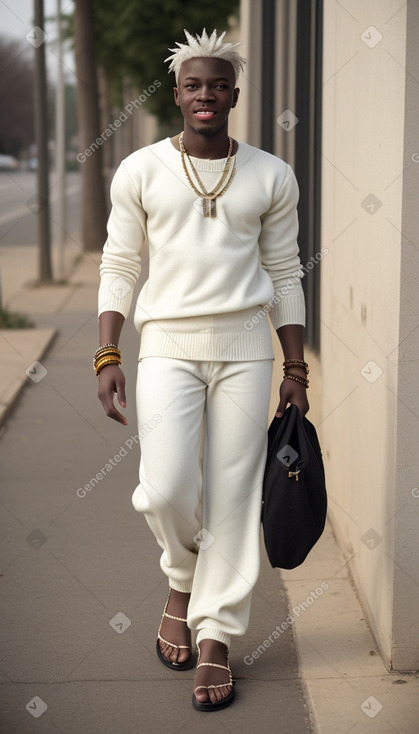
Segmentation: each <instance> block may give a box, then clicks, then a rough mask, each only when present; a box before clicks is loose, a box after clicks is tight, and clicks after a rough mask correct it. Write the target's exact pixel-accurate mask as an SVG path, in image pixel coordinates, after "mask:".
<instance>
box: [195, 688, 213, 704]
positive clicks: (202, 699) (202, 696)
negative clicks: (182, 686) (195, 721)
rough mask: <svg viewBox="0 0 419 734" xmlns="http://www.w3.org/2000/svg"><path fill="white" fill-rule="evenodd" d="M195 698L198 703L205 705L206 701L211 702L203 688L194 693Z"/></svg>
mask: <svg viewBox="0 0 419 734" xmlns="http://www.w3.org/2000/svg"><path fill="white" fill-rule="evenodd" d="M195 698H196V700H197V701H199V703H207V701H209V700H211V699H210V697H209V696H208V691H207V690H205V688H199V689H198V690H197V691H195Z"/></svg>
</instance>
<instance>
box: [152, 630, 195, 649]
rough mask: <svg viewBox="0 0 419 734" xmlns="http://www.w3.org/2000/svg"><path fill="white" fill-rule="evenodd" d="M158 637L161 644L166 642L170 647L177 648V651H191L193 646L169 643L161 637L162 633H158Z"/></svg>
mask: <svg viewBox="0 0 419 734" xmlns="http://www.w3.org/2000/svg"><path fill="white" fill-rule="evenodd" d="M157 637H158V638H159V640H160V641H161V642H164V643H165V644H166V645H170V647H174V648H176V650H191V649H192V648H191V645H175V643H174V642H169V641H168V640H165V639H164V637H162V636H161V634H160V632H158V634H157Z"/></svg>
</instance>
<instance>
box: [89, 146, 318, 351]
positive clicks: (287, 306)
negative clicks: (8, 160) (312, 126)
mask: <svg viewBox="0 0 419 734" xmlns="http://www.w3.org/2000/svg"><path fill="white" fill-rule="evenodd" d="M235 160H236V170H235V175H234V178H233V180H232V182H231V185H230V187H229V188H228V189H227V191H226V192H225V194H223V196H221V197H219V198H217V200H216V205H217V217H216V218H204V217H203V216H202V200H201V199H200V198H199V197H198V196H197V195H196V194H195V193H194V191H193V190H192V189H191V187H190V185H189V184H188V182H187V180H186V176H185V173H184V170H183V167H182V162H181V156H180V153H179V152H178V151H177V150H176V149H175V148H174V146H173V145H172V143H171V141H170V139H169V138H166V139H165V140H162V141H160V142H158V143H155V144H154V145H150V146H148V147H146V148H141V149H140V150H138V151H136V152H135V153H132V155H130V156H128V158H126V159H125V160H124V161H123V162H122V163H121V165H120V166H119V168H118V170H117V172H116V173H115V176H114V178H113V181H112V186H111V200H112V211H111V214H110V217H109V222H108V239H107V241H106V243H105V246H104V250H103V257H102V263H101V266H100V276H101V281H100V288H99V315H100V314H101V313H102V312H104V311H118V312H120V313H122V314H123V315H124V317H127V315H128V313H129V309H130V306H131V302H132V297H133V289H134V286H135V284H136V282H137V280H138V278H139V275H140V272H141V265H142V260H144V258H147V259H148V261H149V277H148V280H147V281H146V283H145V284H144V286H143V287H142V289H141V291H140V295H139V297H138V300H137V304H136V308H135V313H134V323H135V326H136V328H137V330H138V331H139V332H140V333H141V348H140V355H139V356H140V358H142V357H146V356H167V357H178V358H182V359H188V358H189V359H199V360H217V359H218V360H222V361H231V360H253V359H272V358H273V351H272V342H271V336H270V330H269V324H268V320H267V318H266V314H267V313H269V314H270V317H271V320H272V323H273V326H274V328H275V329H278V328H279V327H280V326H283V325H285V324H302V325H305V303H304V294H303V290H302V287H301V280H300V278H301V277H302V273H301V270H300V259H299V256H298V252H299V248H298V244H297V234H298V219H297V212H296V205H297V202H298V185H297V181H296V179H295V175H294V173H293V171H292V169H291V168H290V166H289V165H288V164H286V163H285V162H284V161H282V160H281V159H280V158H277V157H275V156H273V155H270V154H269V153H266V152H264V151H262V150H259V149H258V148H254V147H252V146H250V145H247V144H246V143H240V144H239V148H238V151H237V153H236V156H235ZM192 162H193V164H194V166H195V168H196V169H197V170H198V171H199V176H200V178H201V179H202V181H203V183H204V185H205V187H206V188H207V190H208V191H210V190H211V189H212V187H213V186H215V185H216V183H217V181H218V180H219V179H220V176H221V173H222V171H223V170H224V166H225V163H226V160H225V159H217V160H204V159H198V158H192Z"/></svg>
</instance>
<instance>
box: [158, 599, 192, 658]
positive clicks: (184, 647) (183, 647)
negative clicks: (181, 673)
mask: <svg viewBox="0 0 419 734" xmlns="http://www.w3.org/2000/svg"><path fill="white" fill-rule="evenodd" d="M170 591H171V589H169V593H168V596H167V599H166V604H165V605H164V609H163V614H162V618H161V622H160V627H159V631H158V633H157V641H156V652H157V656H158V658H159V660H160V661H161V662H162V663H163V665H165V666H166V667H167V668H171V670H190V669H191V668H194V667H195V655H193V653H192V652H191V655H190V656H189V658H188V659H187V660H185V661H184V662H182V663H175V662H173V661H172V660H168V659H167V658H165V657H164V655H163V653H162V651H161V648H160V643H159V641H161V642H164V643H165V644H166V645H170V647H174V648H175V649H176V650H191V651H192V647H191V645H175V644H174V642H169V641H168V640H165V639H164V637H162V636H161V634H160V631H161V626H162V624H163V618H164V617H167V619H174V620H175V621H176V622H184V623H185V624H187V620H186V619H184V618H183V617H174V616H173V614H168V612H167V611H166V609H167V606H168V604H169V599H170Z"/></svg>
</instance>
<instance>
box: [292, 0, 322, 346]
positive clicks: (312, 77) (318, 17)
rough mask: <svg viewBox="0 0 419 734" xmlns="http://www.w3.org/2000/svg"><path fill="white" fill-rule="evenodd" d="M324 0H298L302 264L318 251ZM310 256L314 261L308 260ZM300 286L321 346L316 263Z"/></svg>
mask: <svg viewBox="0 0 419 734" xmlns="http://www.w3.org/2000/svg"><path fill="white" fill-rule="evenodd" d="M322 34H323V2H322V0H313V1H312V2H309V1H308V0H298V10H297V55H296V57H297V58H296V62H297V63H296V80H295V83H296V110H295V114H296V116H297V117H298V124H297V126H296V128H295V164H294V169H295V174H296V176H297V179H298V183H299V187H300V201H299V206H298V211H299V220H300V235H299V243H300V250H301V261H302V264H303V265H306V264H308V263H310V262H314V263H316V260H315V259H314V256H315V255H316V254H317V253H318V252H319V251H320V249H321V243H320V234H321V230H320V214H321V199H320V197H321V136H322V118H321V108H322V99H321V85H322ZM311 258H313V260H311ZM303 286H304V291H305V296H306V302H307V324H306V332H305V335H306V341H307V344H308V345H309V346H310V347H312V348H313V349H316V350H318V349H319V337H320V328H319V324H320V321H319V319H320V313H319V309H320V265H319V264H318V263H317V264H314V265H313V267H312V268H311V270H310V271H309V276H308V278H304V280H303Z"/></svg>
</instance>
